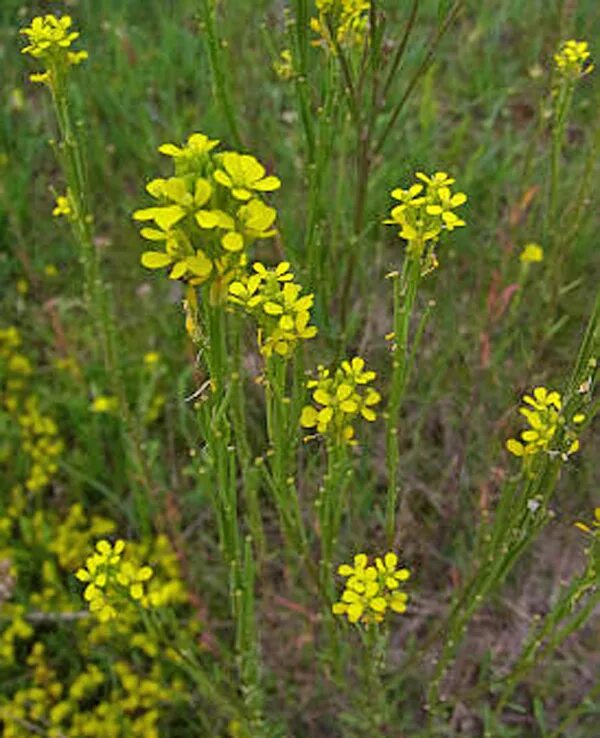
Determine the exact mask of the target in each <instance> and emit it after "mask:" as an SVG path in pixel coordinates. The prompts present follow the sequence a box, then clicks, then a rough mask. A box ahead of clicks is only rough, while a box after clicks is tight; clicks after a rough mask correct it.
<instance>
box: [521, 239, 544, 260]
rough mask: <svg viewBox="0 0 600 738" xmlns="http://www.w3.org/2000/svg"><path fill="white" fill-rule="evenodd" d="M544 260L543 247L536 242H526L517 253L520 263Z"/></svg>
mask: <svg viewBox="0 0 600 738" xmlns="http://www.w3.org/2000/svg"><path fill="white" fill-rule="evenodd" d="M543 260H544V249H543V248H542V247H541V246H540V245H539V244H537V243H526V244H525V246H523V251H521V253H520V254H519V261H520V262H521V263H522V264H535V263H537V262H540V261H543Z"/></svg>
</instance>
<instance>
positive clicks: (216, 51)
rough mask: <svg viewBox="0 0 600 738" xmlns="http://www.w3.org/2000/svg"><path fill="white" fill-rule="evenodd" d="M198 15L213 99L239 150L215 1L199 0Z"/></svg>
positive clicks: (237, 130)
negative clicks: (203, 35)
mask: <svg viewBox="0 0 600 738" xmlns="http://www.w3.org/2000/svg"><path fill="white" fill-rule="evenodd" d="M200 15H201V19H202V28H203V30H204V31H206V36H207V47H208V57H209V59H210V66H211V70H212V75H213V82H214V89H215V97H216V98H217V100H218V102H219V105H220V106H221V109H222V111H223V115H224V116H225V119H226V121H227V124H228V126H229V132H230V133H231V137H232V139H233V142H234V144H235V145H236V146H237V147H238V148H240V147H241V146H242V137H241V136H240V128H239V125H238V119H237V115H236V112H235V106H234V104H233V102H232V99H231V91H230V88H229V81H228V75H227V70H226V64H225V59H224V58H223V56H224V55H223V44H222V42H221V40H220V38H219V35H218V33H217V3H216V1H215V0H201V2H200Z"/></svg>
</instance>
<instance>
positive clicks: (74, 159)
mask: <svg viewBox="0 0 600 738" xmlns="http://www.w3.org/2000/svg"><path fill="white" fill-rule="evenodd" d="M51 92H52V100H53V104H54V111H55V114H56V119H57V123H58V129H59V132H60V140H59V142H58V145H57V147H58V152H59V162H60V164H61V166H62V169H63V172H64V176H65V179H66V181H67V192H68V196H69V200H70V204H71V208H72V214H71V216H70V220H71V225H72V229H73V233H74V237H75V240H76V242H77V243H78V245H79V258H80V261H81V263H82V268H83V273H84V293H85V297H86V303H87V307H88V310H89V311H90V314H91V318H92V323H93V327H94V331H95V334H96V335H97V336H98V338H99V340H100V345H101V347H102V355H103V361H104V368H105V371H106V374H107V378H108V382H109V384H110V387H111V390H112V392H113V393H114V394H115V396H116V397H117V399H118V401H119V409H120V411H121V417H122V419H123V423H122V425H121V429H122V432H123V441H124V445H125V448H126V449H127V458H128V460H129V461H130V463H131V467H130V469H129V472H130V475H131V477H132V485H131V486H132V491H133V495H134V503H135V508H136V513H137V519H138V523H139V525H140V527H141V529H142V531H143V532H144V533H148V532H149V530H150V527H151V517H152V515H151V513H152V511H151V509H150V508H151V506H149V505H148V502H149V501H151V502H153V503H154V505H156V504H157V502H158V501H157V499H156V493H155V489H154V486H153V484H152V482H151V472H150V470H149V468H148V466H147V460H146V457H145V453H144V450H143V440H142V438H143V432H142V427H141V424H140V421H139V418H138V417H136V416H135V415H134V414H133V413H132V411H131V407H130V404H129V399H128V397H127V393H126V389H125V382H124V379H123V372H122V364H121V360H120V356H119V352H118V349H117V346H118V338H117V331H116V326H115V319H114V311H113V306H112V299H111V294H110V291H109V288H108V286H107V285H106V284H105V283H104V281H103V279H102V273H101V267H100V258H99V253H98V249H97V248H96V246H95V244H94V241H93V232H92V225H93V215H92V212H91V208H90V194H89V186H88V181H87V171H86V162H85V157H84V154H83V150H82V146H81V141H80V139H79V136H78V134H77V126H76V125H75V124H74V121H73V115H72V111H71V101H70V98H69V94H68V89H67V85H66V80H65V79H64V77H63V76H62V75H60V74H58V73H56V74H55V75H54V77H53V84H52V85H51ZM140 483H141V484H140ZM140 486H141V487H143V489H144V492H145V494H142V493H141V489H140Z"/></svg>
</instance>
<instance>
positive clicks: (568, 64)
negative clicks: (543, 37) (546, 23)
mask: <svg viewBox="0 0 600 738" xmlns="http://www.w3.org/2000/svg"><path fill="white" fill-rule="evenodd" d="M589 58H590V51H589V47H588V43H587V41H575V40H574V39H570V40H569V41H563V42H562V43H561V45H560V47H559V49H558V51H557V52H556V54H554V61H555V63H556V69H557V70H558V73H559V74H560V75H561V76H563V77H565V78H566V79H569V80H576V79H577V78H578V77H583V76H584V75H585V74H589V73H590V72H591V71H592V70H593V69H594V65H593V64H590V63H589V61H588V60H589Z"/></svg>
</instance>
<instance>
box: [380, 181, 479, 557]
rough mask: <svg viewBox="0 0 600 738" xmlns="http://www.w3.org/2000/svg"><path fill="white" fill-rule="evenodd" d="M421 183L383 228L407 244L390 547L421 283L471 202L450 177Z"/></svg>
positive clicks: (394, 396)
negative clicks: (401, 425)
mask: <svg viewBox="0 0 600 738" xmlns="http://www.w3.org/2000/svg"><path fill="white" fill-rule="evenodd" d="M415 176H416V179H417V181H416V182H415V183H414V184H412V185H411V186H410V187H408V188H407V189H403V188H401V187H397V188H396V189H394V190H392V197H393V198H394V199H395V200H398V201H399V203H400V204H399V205H396V206H395V207H394V208H393V209H392V211H391V213H390V218H388V219H387V220H386V221H385V223H388V224H393V225H396V226H399V228H400V230H399V232H398V235H399V237H400V238H402V239H404V240H405V241H406V257H405V259H404V262H403V265H402V270H401V271H398V270H394V271H392V272H390V273H389V274H388V278H391V279H392V281H393V331H392V332H391V333H390V334H389V335H388V336H387V337H388V338H389V339H390V340H391V343H392V348H391V355H392V379H391V391H390V398H389V403H388V409H387V415H386V464H387V472H388V492H387V500H386V533H387V540H388V544H389V545H390V546H391V545H392V544H393V542H394V539H395V535H396V507H397V503H398V494H399V490H398V463H399V452H398V423H399V415H400V406H401V404H402V398H403V396H404V392H405V389H406V385H407V382H408V379H409V375H410V369H411V356H414V354H415V352H416V349H417V347H418V343H419V340H420V337H421V336H422V333H423V329H424V326H425V321H426V320H427V317H428V313H427V312H426V313H425V314H424V316H423V318H422V320H421V322H420V325H419V327H418V329H417V332H416V334H415V338H414V342H413V345H412V347H411V346H410V341H409V327H410V321H411V317H412V314H413V311H414V307H415V300H416V296H417V290H418V287H419V284H420V281H421V278H422V277H423V276H425V275H426V274H428V273H429V272H431V271H432V270H433V269H435V268H437V266H438V260H437V256H436V253H435V249H436V246H437V244H438V242H439V240H440V239H441V237H442V236H443V235H444V234H445V233H446V232H449V233H451V232H452V231H454V230H455V229H456V228H460V227H463V226H464V225H466V223H465V221H464V220H463V219H462V218H461V217H460V216H459V215H457V213H456V212H455V210H456V209H457V208H459V207H460V206H461V205H463V204H464V203H465V202H466V201H467V196H466V195H465V194H464V193H463V192H453V191H452V186H453V185H454V183H455V180H454V178H453V177H450V176H449V175H448V174H447V173H446V172H439V171H438V172H436V173H435V174H433V175H431V176H429V175H427V174H424V173H423V172H417V173H416V175H415Z"/></svg>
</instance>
